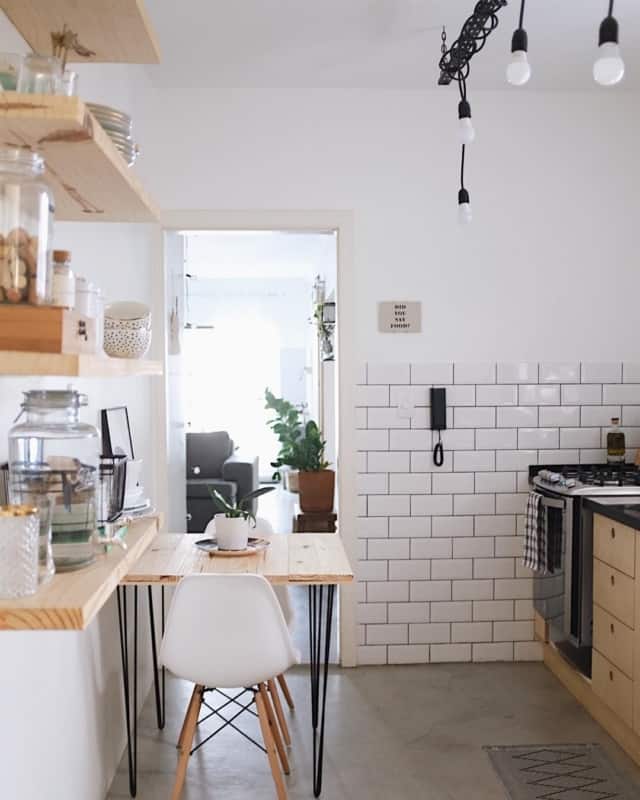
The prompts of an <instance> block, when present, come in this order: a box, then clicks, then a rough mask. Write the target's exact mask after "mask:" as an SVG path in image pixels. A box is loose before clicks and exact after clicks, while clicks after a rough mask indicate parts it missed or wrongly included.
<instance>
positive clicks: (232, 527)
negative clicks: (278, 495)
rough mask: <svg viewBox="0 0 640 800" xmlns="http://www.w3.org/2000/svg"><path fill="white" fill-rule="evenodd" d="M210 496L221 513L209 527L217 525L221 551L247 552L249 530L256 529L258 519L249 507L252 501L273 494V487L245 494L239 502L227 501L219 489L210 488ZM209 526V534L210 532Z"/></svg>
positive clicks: (265, 487)
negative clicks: (268, 493)
mask: <svg viewBox="0 0 640 800" xmlns="http://www.w3.org/2000/svg"><path fill="white" fill-rule="evenodd" d="M208 489H209V494H210V495H211V499H212V500H213V503H214V505H215V507H216V508H217V509H219V513H218V514H216V515H215V516H214V518H213V519H212V520H211V522H210V523H209V525H211V524H212V523H213V524H214V525H215V531H216V541H217V543H218V547H219V548H220V549H221V550H245V549H246V547H247V544H248V542H249V528H250V526H252V527H255V524H256V518H255V516H254V514H253V512H252V511H251V510H249V508H248V506H249V504H250V503H251V501H252V500H255V499H256V498H258V497H261V496H262V495H263V494H267V492H272V491H273V489H274V487H273V486H263V487H261V488H260V489H254V491H252V492H249V493H248V494H245V496H244V497H243V498H241V499H240V500H238V501H237V502H234V501H232V502H229V501H227V500H226V499H225V498H224V497H223V496H222V495H221V494H220V492H219V491H218V490H217V489H214V488H213V487H211V486H209V487H208ZM209 525H207V532H209Z"/></svg>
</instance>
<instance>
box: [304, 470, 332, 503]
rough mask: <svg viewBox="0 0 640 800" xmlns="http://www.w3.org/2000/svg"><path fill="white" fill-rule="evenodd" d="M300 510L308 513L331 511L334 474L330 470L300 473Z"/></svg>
mask: <svg viewBox="0 0 640 800" xmlns="http://www.w3.org/2000/svg"><path fill="white" fill-rule="evenodd" d="M298 482H299V486H300V508H301V510H302V511H307V512H310V513H313V512H319V511H333V496H334V492H335V483H336V473H335V472H334V471H333V470H332V469H322V470H320V471H319V472H300V474H299V477H298Z"/></svg>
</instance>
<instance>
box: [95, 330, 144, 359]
mask: <svg viewBox="0 0 640 800" xmlns="http://www.w3.org/2000/svg"><path fill="white" fill-rule="evenodd" d="M150 344H151V330H150V329H148V328H138V329H135V328H134V329H131V328H105V330H104V351H105V353H106V354H107V355H108V356H111V357H112V358H142V357H143V356H145V355H146V354H147V351H148V350H149V345H150Z"/></svg>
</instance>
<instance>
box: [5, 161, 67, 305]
mask: <svg viewBox="0 0 640 800" xmlns="http://www.w3.org/2000/svg"><path fill="white" fill-rule="evenodd" d="M43 174H44V161H43V159H42V156H40V155H38V154H37V153H32V152H31V151H29V150H20V149H18V148H7V149H0V302H4V303H32V304H34V305H45V304H47V303H49V302H50V300H51V268H50V255H51V250H50V248H51V238H52V230H53V210H54V201H53V195H52V193H51V191H50V189H49V188H48V187H47V185H46V184H45V183H44V182H43V180H42V176H43Z"/></svg>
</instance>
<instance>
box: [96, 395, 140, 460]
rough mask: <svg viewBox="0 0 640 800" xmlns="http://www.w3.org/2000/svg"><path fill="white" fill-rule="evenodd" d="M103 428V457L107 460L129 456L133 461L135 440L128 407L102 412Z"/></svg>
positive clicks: (103, 410) (101, 422)
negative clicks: (132, 434)
mask: <svg viewBox="0 0 640 800" xmlns="http://www.w3.org/2000/svg"><path fill="white" fill-rule="evenodd" d="M100 426H101V428H102V455H103V456H106V457H107V458H113V457H114V456H119V455H120V456H122V455H124V456H127V458H129V459H131V460H133V459H134V458H135V456H134V452H133V438H132V436H131V426H130V425H129V412H128V411H127V407H126V406H115V407H114V408H103V409H102V411H101V412H100Z"/></svg>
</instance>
